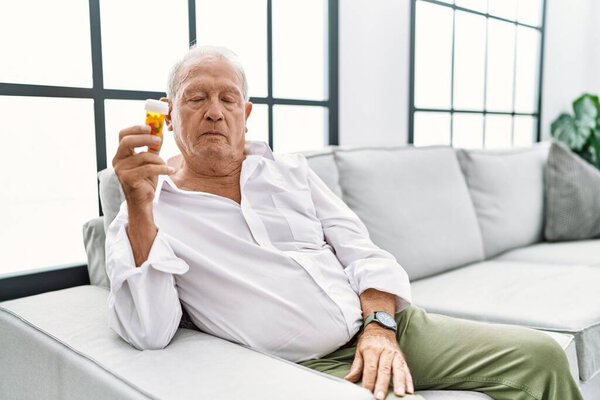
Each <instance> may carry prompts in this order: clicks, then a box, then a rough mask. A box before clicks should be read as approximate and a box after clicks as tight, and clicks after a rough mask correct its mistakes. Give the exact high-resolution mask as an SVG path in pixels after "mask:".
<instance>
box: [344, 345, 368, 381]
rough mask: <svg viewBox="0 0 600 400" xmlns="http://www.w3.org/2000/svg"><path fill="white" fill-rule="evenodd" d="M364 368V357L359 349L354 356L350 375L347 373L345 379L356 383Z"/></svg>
mask: <svg viewBox="0 0 600 400" xmlns="http://www.w3.org/2000/svg"><path fill="white" fill-rule="evenodd" d="M362 368H363V358H362V356H361V355H360V353H359V352H358V351H357V352H356V355H355V356H354V361H352V367H350V372H349V373H348V375H346V376H345V377H344V379H346V380H348V381H350V382H353V383H356V382H358V380H359V379H360V377H361V375H362Z"/></svg>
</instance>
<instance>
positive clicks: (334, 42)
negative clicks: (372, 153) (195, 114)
mask: <svg viewBox="0 0 600 400" xmlns="http://www.w3.org/2000/svg"><path fill="white" fill-rule="evenodd" d="M266 1H267V7H266V13H267V38H266V39H267V90H268V91H267V96H266V97H250V101H251V102H252V103H254V104H264V105H267V106H268V125H269V132H268V138H269V146H271V147H273V107H274V106H276V105H293V106H318V107H325V108H326V109H327V110H328V137H327V140H326V142H327V143H328V145H338V144H339V132H338V129H339V98H338V97H339V71H338V65H339V64H338V63H339V54H338V53H339V32H338V26H339V0H327V10H328V16H327V20H328V27H327V40H328V59H327V61H328V73H327V79H328V96H327V99H326V100H322V101H318V100H305V99H292V98H276V97H273V29H272V28H273V26H272V25H273V23H272V22H273V15H272V14H273V13H272V3H273V0H266ZM187 6H188V29H189V36H188V38H189V43H190V45H191V44H194V43H196V39H197V35H196V0H188V2H187ZM89 18H90V21H89V22H90V39H91V56H92V59H91V61H92V87H91V88H82V87H68V86H52V85H37V84H21V83H6V82H0V96H32V97H48V98H77V99H92V100H93V103H94V129H95V145H96V170H97V172H99V171H102V170H103V169H105V168H106V167H107V161H106V160H107V154H106V126H105V121H106V119H105V117H106V112H105V100H146V99H148V98H160V97H163V96H165V93H164V92H156V91H143V90H128V89H106V88H104V79H103V64H102V32H101V23H100V22H101V21H100V0H89ZM274 150H276V149H274ZM97 184H98V185H99V182H97ZM98 210H99V216H103V212H102V207H101V203H100V193H99V187H98ZM84 222H85V221H84ZM85 284H89V278H88V276H87V265H79V264H77V263H75V264H68V265H59V266H43V267H42V268H37V269H29V270H25V271H19V272H14V273H11V272H9V273H6V274H2V275H1V276H0V301H3V300H8V299H13V298H18V297H23V296H29V295H32V294H37V293H43V292H47V291H52V290H58V289H63V288H67V287H72V286H78V285H85Z"/></svg>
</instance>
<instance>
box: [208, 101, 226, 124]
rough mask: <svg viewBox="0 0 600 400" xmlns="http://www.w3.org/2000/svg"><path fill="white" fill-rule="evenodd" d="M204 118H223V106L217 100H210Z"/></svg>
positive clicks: (215, 119) (216, 119)
mask: <svg viewBox="0 0 600 400" xmlns="http://www.w3.org/2000/svg"><path fill="white" fill-rule="evenodd" d="M206 119H208V120H211V121H218V120H221V119H223V107H222V106H221V104H219V102H218V101H211V102H210V104H209V106H208V110H206Z"/></svg>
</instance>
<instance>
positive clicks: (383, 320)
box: [376, 312, 396, 327]
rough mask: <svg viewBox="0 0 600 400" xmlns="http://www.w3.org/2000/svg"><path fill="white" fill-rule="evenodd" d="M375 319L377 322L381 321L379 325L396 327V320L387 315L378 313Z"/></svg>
mask: <svg viewBox="0 0 600 400" xmlns="http://www.w3.org/2000/svg"><path fill="white" fill-rule="evenodd" d="M376 317H377V320H379V321H381V323H382V324H384V325H385V326H389V327H395V326H396V320H395V319H394V318H393V317H392V316H391V315H390V314H388V313H384V312H378V313H377V315H376Z"/></svg>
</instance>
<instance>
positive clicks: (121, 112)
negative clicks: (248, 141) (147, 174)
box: [104, 100, 180, 166]
mask: <svg viewBox="0 0 600 400" xmlns="http://www.w3.org/2000/svg"><path fill="white" fill-rule="evenodd" d="M144 103H145V102H144V101H143V100H105V101H104V107H105V114H106V162H107V164H106V165H108V166H112V159H113V157H114V156H115V154H116V152H117V148H118V147H119V131H120V130H122V129H124V128H128V127H130V126H133V125H143V124H144V119H145V116H146V112H145V111H144ZM146 149H147V148H146V146H144V147H140V148H138V149H136V151H137V152H140V151H146ZM179 153H180V152H179V148H178V147H177V144H176V143H175V139H174V137H173V132H170V131H168V130H167V126H166V124H165V126H164V127H163V145H162V147H161V149H160V154H159V155H160V157H161V158H162V159H163V160H165V161H167V160H168V159H169V157H172V156H174V155H177V154H179Z"/></svg>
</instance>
